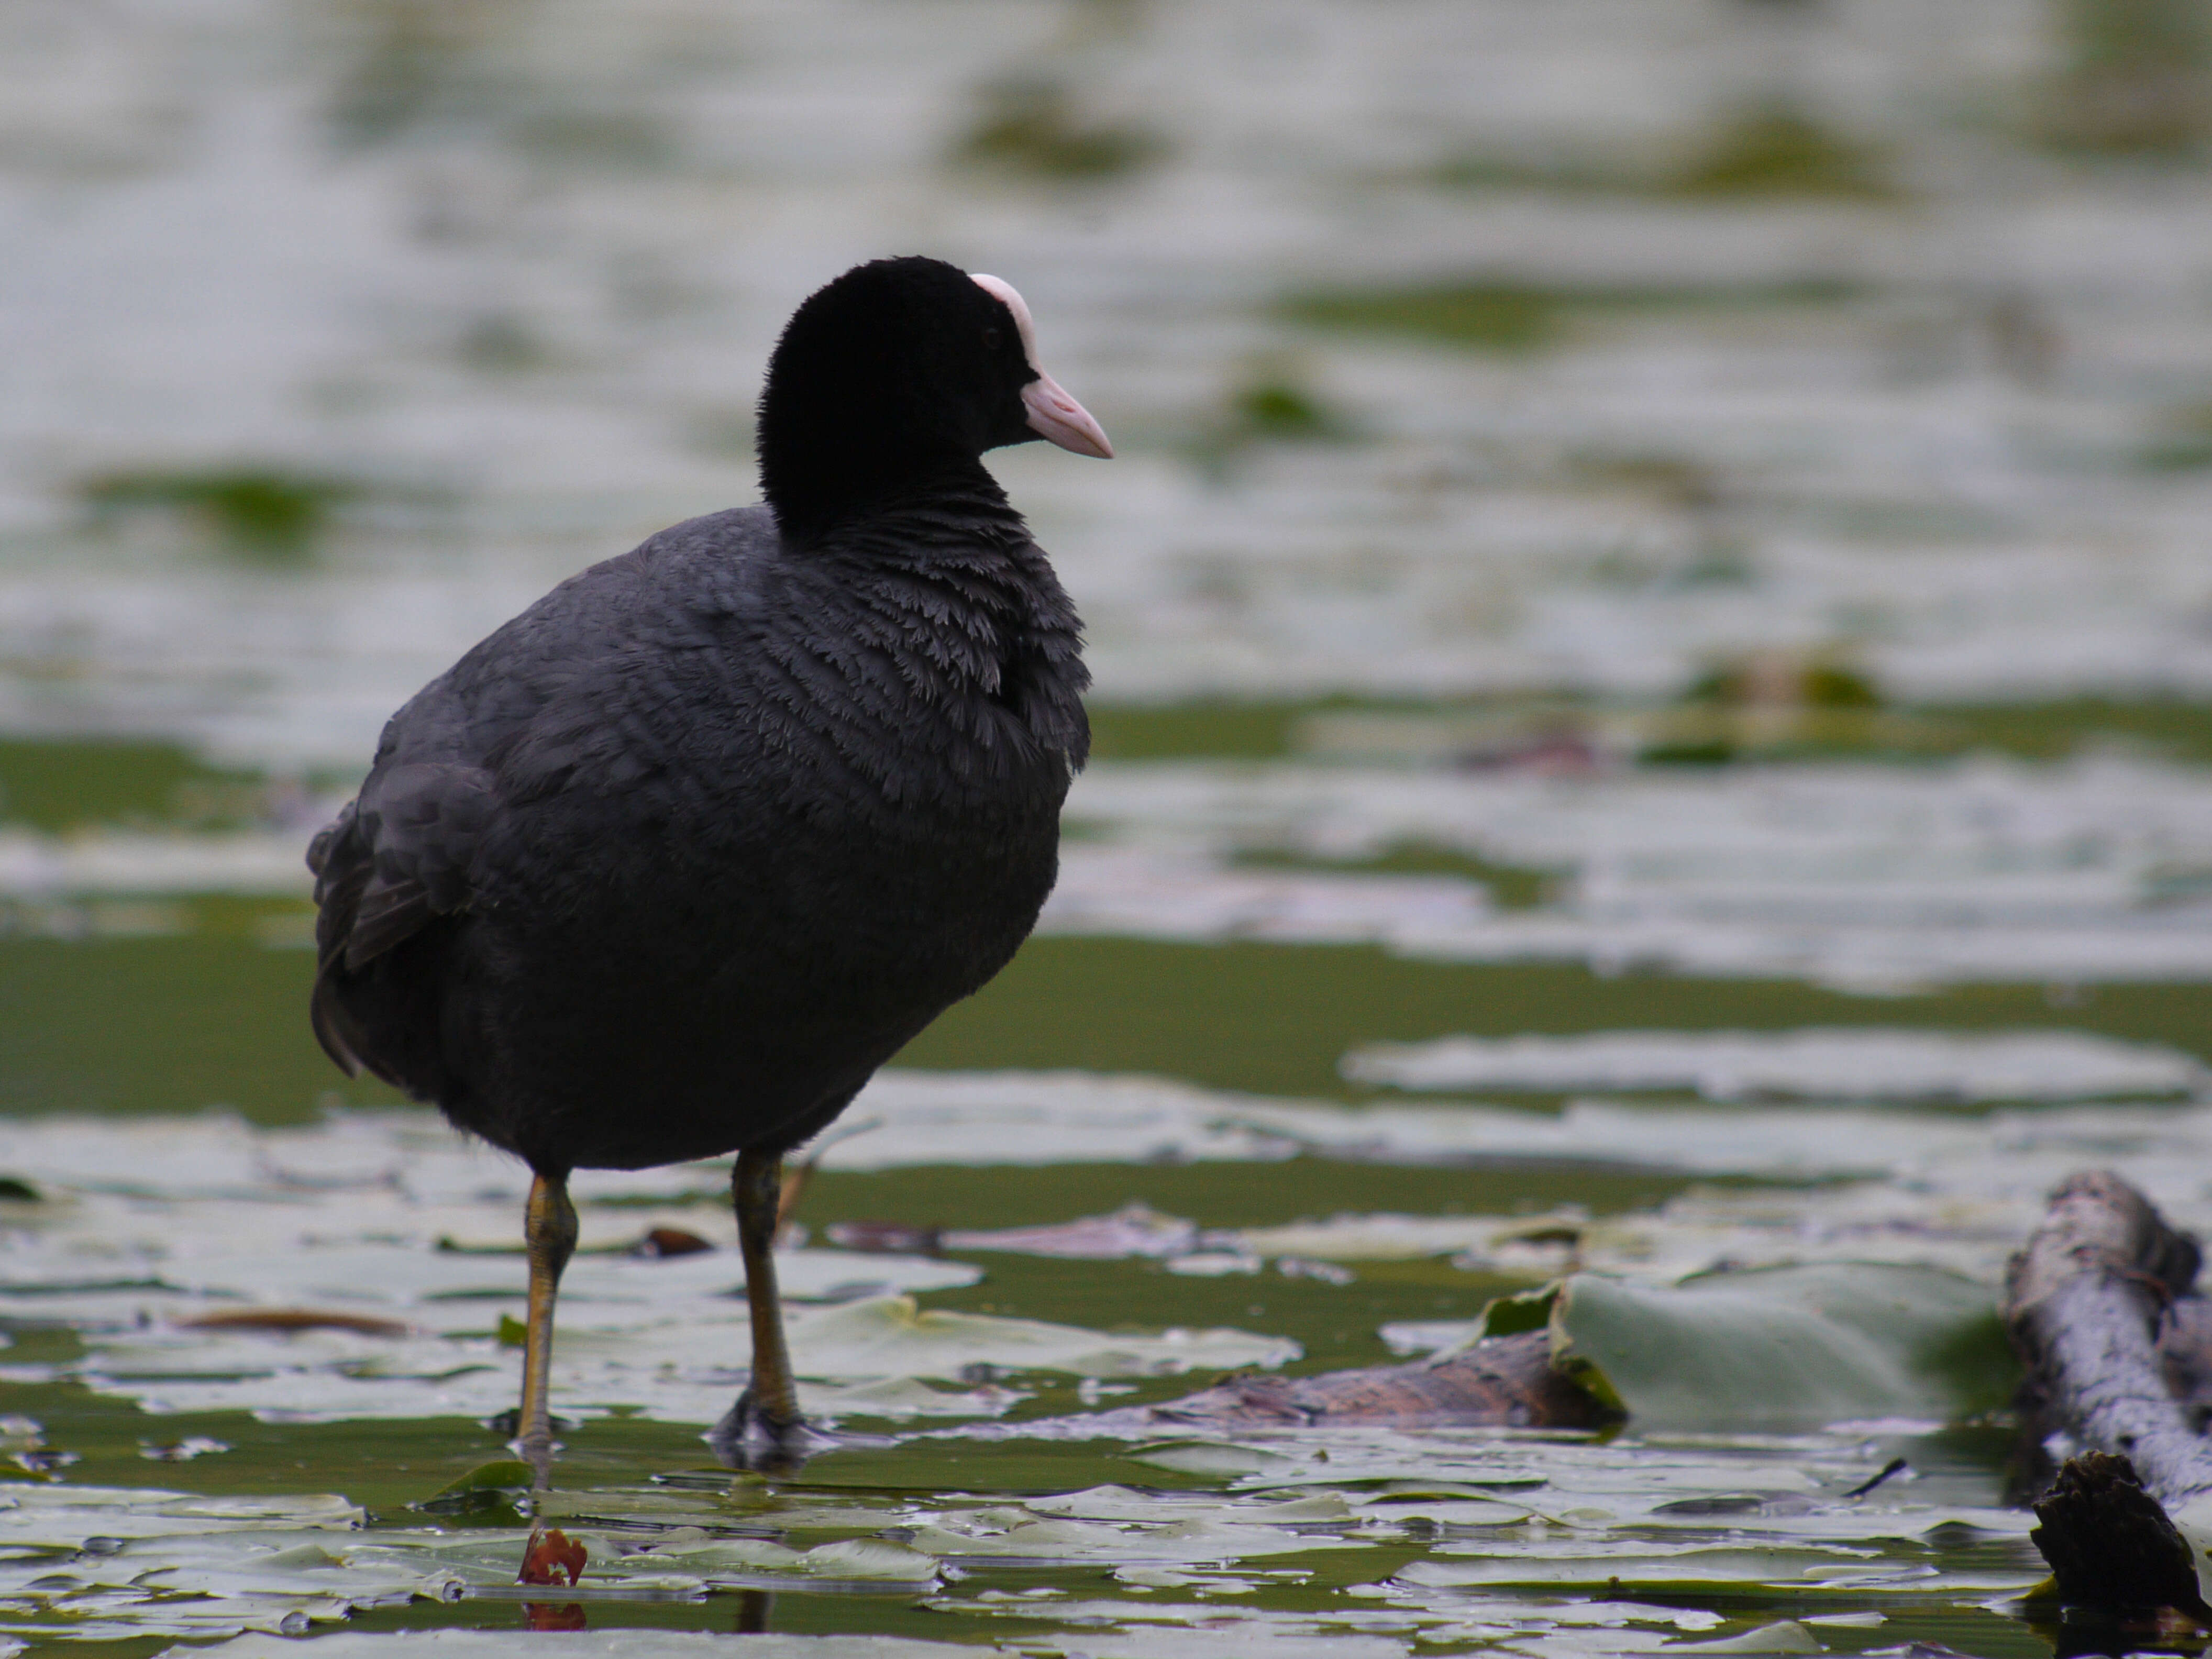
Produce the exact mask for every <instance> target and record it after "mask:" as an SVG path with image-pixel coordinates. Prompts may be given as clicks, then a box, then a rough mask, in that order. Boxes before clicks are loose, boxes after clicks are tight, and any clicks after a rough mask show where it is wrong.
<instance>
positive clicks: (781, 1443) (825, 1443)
mask: <svg viewBox="0 0 2212 1659" xmlns="http://www.w3.org/2000/svg"><path fill="white" fill-rule="evenodd" d="M707 1443H708V1445H709V1446H712V1447H713V1448H714V1455H715V1456H716V1457H718V1458H720V1460H721V1461H722V1462H723V1463H725V1464H726V1465H727V1466H728V1467H729V1468H733V1469H748V1470H750V1471H752V1472H753V1473H755V1474H790V1473H792V1472H793V1470H795V1469H797V1468H799V1465H801V1464H802V1463H804V1462H806V1460H807V1459H808V1458H810V1457H811V1456H812V1455H814V1454H815V1453H817V1452H818V1451H822V1450H824V1449H827V1448H828V1447H829V1446H831V1445H833V1444H835V1443H836V1442H835V1440H834V1438H833V1437H830V1436H829V1435H826V1434H823V1433H822V1432H820V1431H817V1430H815V1429H811V1428H809V1427H808V1426H807V1425H806V1420H805V1419H804V1418H800V1417H780V1416H774V1415H771V1414H770V1413H768V1412H767V1411H765V1410H763V1408H762V1407H760V1406H759V1405H758V1404H757V1403H756V1401H754V1399H753V1391H752V1390H751V1389H746V1390H745V1391H744V1393H743V1394H741V1395H738V1403H737V1404H736V1405H734V1406H732V1407H730V1409H729V1413H728V1414H727V1415H726V1416H725V1417H724V1418H723V1419H722V1420H721V1421H720V1422H719V1423H717V1424H716V1425H714V1428H713V1429H712V1430H711V1431H708V1435H707Z"/></svg>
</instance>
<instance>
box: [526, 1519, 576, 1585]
mask: <svg viewBox="0 0 2212 1659" xmlns="http://www.w3.org/2000/svg"><path fill="white" fill-rule="evenodd" d="M585 1560H586V1555H585V1553H584V1547H583V1546H582V1545H581V1544H579V1543H576V1542H574V1541H572V1540H571V1539H570V1538H569V1536H568V1534H566V1533H564V1532H562V1530H561V1529H560V1528H558V1527H549V1528H546V1529H545V1530H544V1532H537V1533H532V1534H531V1535H530V1545H529V1547H528V1548H527V1549H526V1550H524V1551H523V1553H522V1571H521V1572H520V1574H518V1575H517V1576H516V1577H515V1581H514V1582H515V1583H518V1584H558V1583H564V1582H565V1583H569V1584H574V1583H575V1582H576V1581H577V1579H579V1578H580V1577H583V1572H584V1562H585ZM563 1573H565V1574H567V1575H568V1576H567V1577H566V1579H565V1580H564V1579H563V1578H562V1577H561V1576H560V1575H562V1574H563Z"/></svg>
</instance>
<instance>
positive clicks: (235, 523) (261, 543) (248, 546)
mask: <svg viewBox="0 0 2212 1659" xmlns="http://www.w3.org/2000/svg"><path fill="white" fill-rule="evenodd" d="M363 493H364V491H363V489H362V485H361V484H359V483H356V482H354V481H352V480H350V479H346V478H337V477H324V476H322V475H319V474H313V473H295V472H290V471H283V470H282V469H280V468H276V467H263V466H240V467H210V468H207V469H204V470H191V469H178V470H175V471H169V470H164V469H158V468H148V469H145V470H143V471H125V472H111V473H107V474H105V475H103V476H101V477H95V478H89V479H87V480H86V481H85V483H83V484H82V486H81V487H80V489H79V495H80V496H81V497H82V500H83V501H84V504H85V505H86V506H87V507H89V508H90V509H91V510H92V513H93V517H94V521H95V522H103V521H111V520H115V519H118V518H119V517H121V516H123V515H125V514H126V513H148V512H154V513H171V514H174V515H176V516H179V517H180V518H183V519H185V520H189V521H191V522H194V523H196V524H197V525H198V526H200V527H201V528H203V529H204V531H206V532H209V533H210V535H211V536H212V537H213V538H214V539H215V540H216V542H217V543H218V544H220V545H221V546H222V547H223V548H224V549H226V550H228V551H230V552H231V553H233V554H235V555H236V556H240V557H241V558H246V559H250V560H252V561H254V562H258V563H264V564H278V565H289V564H301V563H304V562H306V561H307V559H308V558H309V556H311V555H312V554H313V551H314V549H315V544H316V543H317V542H318V541H319V539H320V538H322V537H323V535H324V534H325V532H327V531H328V530H329V529H330V527H331V520H332V518H333V517H334V516H335V514H336V513H337V511H338V509H339V508H341V507H345V506H347V505H349V504H350V503H351V502H353V501H356V500H357V499H358V498H359V497H360V496H361V495H362V494H363Z"/></svg>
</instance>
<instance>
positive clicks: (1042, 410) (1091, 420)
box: [1022, 374, 1114, 461]
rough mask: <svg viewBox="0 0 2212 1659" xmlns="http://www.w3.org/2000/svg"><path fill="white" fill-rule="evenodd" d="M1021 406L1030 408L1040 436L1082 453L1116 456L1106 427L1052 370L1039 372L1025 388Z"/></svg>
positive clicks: (1102, 457)
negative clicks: (1061, 386) (1077, 399)
mask: <svg viewBox="0 0 2212 1659" xmlns="http://www.w3.org/2000/svg"><path fill="white" fill-rule="evenodd" d="M1022 407H1023V408H1024V409H1026V410H1029V412H1030V431H1032V432H1034V433H1036V435H1037V436H1039V437H1040V438H1044V439H1047V440H1048V441H1051V442H1053V443H1056V444H1058V445H1059V446H1060V447H1061V448H1062V449H1072V450H1073V451H1074V452H1075V453H1077V454H1079V455H1096V456H1097V458H1098V459H1100V460H1102V461H1110V460H1112V459H1114V446H1113V445H1112V444H1110V443H1109V442H1108V441H1106V428H1104V427H1103V426H1101V425H1099V424H1098V422H1097V418H1096V417H1095V416H1093V415H1092V414H1091V411H1090V410H1087V409H1085V407H1084V406H1083V405H1082V404H1079V403H1078V402H1076V401H1075V399H1074V398H1071V397H1069V396H1068V395H1067V393H1066V392H1063V391H1061V390H1060V382H1059V381H1057V380H1054V379H1053V378H1052V376H1051V375H1049V374H1040V375H1038V376H1037V377H1036V379H1035V380H1031V381H1030V383H1029V384H1028V385H1027V386H1024V387H1023V388H1022Z"/></svg>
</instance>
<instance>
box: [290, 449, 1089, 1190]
mask: <svg viewBox="0 0 2212 1659" xmlns="http://www.w3.org/2000/svg"><path fill="white" fill-rule="evenodd" d="M1078 627H1079V624H1078V623H1077V619H1076V617H1075V614H1074V611H1073V607H1072V606H1071V605H1070V604H1069V602H1068V599H1067V598H1066V594H1065V593H1064V592H1063V591H1062V590H1061V587H1060V584H1059V582H1058V580H1056V579H1055V578H1054V574H1053V573H1052V570H1051V568H1050V567H1049V566H1048V564H1047V562H1046V561H1045V558H1044V556H1043V554H1042V552H1041V551H1040V550H1038V549H1037V548H1036V545H1035V544H1033V543H1032V542H1031V540H1030V536H1029V533H1028V531H1027V530H1026V528H1025V527H1024V525H1023V523H1022V520H1021V519H1020V517H1019V515H1018V513H1015V512H1014V510H1013V509H1012V507H1010V506H1009V505H1008V504H1007V503H1006V499H1005V497H1004V495H1002V494H1001V493H1000V491H999V489H998V488H997V486H996V485H995V484H994V483H993V482H992V481H991V479H990V477H989V475H988V474H987V473H986V472H985V471H983V470H982V469H981V466H980V465H974V464H973V463H970V464H969V465H968V466H966V467H963V468H960V469H957V470H956V471H954V472H953V473H952V474H951V475H950V476H945V475H943V474H942V473H940V474H939V476H936V477H932V478H931V479H930V480H929V481H928V482H927V487H925V488H920V489H915V490H914V491H912V492H910V493H908V495H905V496H903V497H896V496H895V497H894V498H893V499H891V500H890V501H884V502H882V503H880V504H878V505H877V506H875V507H873V508H872V510H871V511H870V512H869V513H866V515H865V516H864V517H862V518H860V519H859V520H856V521H854V523H852V524H849V525H847V526H843V527H842V528H836V529H832V530H830V531H829V532H826V533H824V534H822V535H819V536H817V537H814V538H811V539H810V540H808V541H806V542H804V543H794V542H793V541H791V540H787V538H785V537H784V536H783V535H782V534H781V532H780V531H779V528H778V525H777V521H776V519H775V515H774V513H773V512H772V511H771V509H769V507H765V506H762V507H747V508H742V509H739V510H736V511H732V512H727V513H714V514H711V515H709V516H708V517H705V518H702V519H694V520H690V521H689V522H688V523H684V524H680V525H678V526H674V527H673V528H671V529H669V530H665V531H663V532H660V533H659V535H656V536H654V537H653V538H650V539H648V540H647V542H645V543H644V544H642V545H641V546H640V547H639V548H637V549H636V550H635V551H633V552H630V553H628V554H625V555H623V556H621V557H619V558H616V559H611V560H609V561H607V562H605V563H604V564H600V565H597V566H594V567H593V568H591V569H589V570H586V571H585V572H584V573H583V574H580V575H578V576H576V577H574V579H572V580H569V581H568V582H565V583H563V584H562V586H559V587H558V588H556V589H555V590H554V591H553V592H550V593H549V594H548V595H547V596H546V597H545V598H544V599H542V600H540V601H539V602H538V604H536V605H533V606H532V607H531V608H530V609H529V610H528V611H525V612H524V613H523V614H522V615H521V616H520V617H516V618H515V619H514V620H513V622H511V623H507V625H506V626H505V627H503V628H501V629H500V630H499V631H498V632H496V633H495V634H493V635H491V636H490V637H489V638H488V639H486V640H485V641H483V643H482V644H480V645H478V646H477V647H476V648H475V649H474V650H472V651H471V652H470V653H468V654H467V655H466V656H465V657H463V658H462V659H460V661H459V662H458V663H456V664H455V665H453V668H452V669H451V670H449V671H447V673H446V674H444V675H443V676H441V678H438V679H437V680H435V681H433V682H432V683H431V684H429V685H428V686H427V687H425V688H424V689H423V690H422V692H421V693H420V694H419V695H418V696H416V697H415V699H414V700H413V701H412V702H410V703H408V704H407V706H406V707H405V708H402V709H401V710H400V711H399V712H398V714H396V715H394V716H393V717H392V721H391V723H390V725H389V726H387V727H386V731H385V734H384V739H383V742H382V744H381V745H380V748H379V750H378V751H377V755H376V759H375V763H374V767H373V769H372V770H371V771H370V773H369V775H368V780H367V781H366V782H365V783H364V784H363V785H362V790H361V793H360V795H359V797H358V799H357V800H356V802H355V803H354V804H353V805H349V807H347V808H346V810H345V811H344V812H343V814H342V815H341V816H340V817H339V818H338V820H337V822H336V823H333V824H332V825H331V827H330V828H329V829H326V830H325V831H324V832H323V835H322V836H320V837H319V838H318V841H317V843H316V847H315V850H314V854H313V857H312V860H311V862H312V863H313V866H314V869H315V872H316V876H317V889H316V892H317V898H318V902H319V903H320V905H321V907H322V915H321V921H320V925H319V933H318V938H319V944H320V946H321V954H322V961H323V968H322V974H321V977H320V979H319V981H318V985H317V992H316V1001H315V1012H316V1026H317V1030H318V1031H319V1034H320V1035H321V1036H322V1037H323V1040H324V1042H325V1046H326V1047H329V1048H331V1050H332V1053H333V1054H334V1055H336V1056H337V1057H338V1058H339V1059H340V1060H342V1061H343V1060H346V1059H347V1058H348V1057H351V1058H353V1059H355V1060H358V1061H359V1062H360V1063H361V1064H362V1065H365V1066H368V1068H369V1069H370V1070H372V1071H374V1072H375V1073H378V1074H379V1075H380V1076H382V1077H384V1078H386V1079H389V1080H390V1081H392V1083H394V1084H396V1085H398V1086H399V1087H401V1088H404V1089H405V1090H407V1091H409V1092H410V1094H413V1095H414V1096H416V1097H418V1098H422V1099H426V1100H431V1101H435V1102H436V1103H438V1104H439V1105H440V1106H441V1107H442V1108H443V1109H444V1110H445V1112H446V1114H447V1116H449V1117H450V1118H452V1119H453V1121H454V1122H456V1123H458V1124H459V1125H460V1126H462V1127H465V1128H467V1129H470V1130H472V1131H474V1132H476V1133H478V1134H480V1135H482V1136H483V1137H484V1138H485V1139H488V1140H489V1141H491V1142H493V1143H494V1144H495V1145H497V1146H503V1147H506V1148H507V1149H509V1150H510V1151H513V1152H517V1153H520V1155H521V1156H522V1157H523V1158H526V1159H528V1160H529V1161H530V1162H531V1164H532V1165H533V1166H534V1167H536V1168H538V1169H539V1170H541V1171H545V1172H548V1173H555V1174H562V1173H565V1172H566V1171H567V1170H568V1169H569V1168H571V1167H612V1168H635V1167H641V1166H645V1165H649V1164H664V1163H668V1162H671V1161H674V1160H677V1159H681V1158H702V1157H708V1156H712V1155H715V1154H720V1153H723V1152H732V1151H736V1150H747V1151H755V1152H759V1151H769V1152H774V1151H781V1150H782V1149H784V1148H787V1147H789V1146H793V1145H795V1144H796V1143H798V1142H799V1141H800V1140H802V1139H805V1138H806V1137H807V1136H809V1135H811V1133H814V1132H815V1131H817V1129H819V1128H820V1127H822V1126H823V1124H825V1123H827V1122H828V1121H829V1119H830V1118H832V1117H834V1116H835V1115H836V1113H837V1112H838V1111H840V1110H841V1109H842V1108H843V1107H844V1106H845V1104H846V1103H848V1101H849V1100H850V1099H851V1098H852V1097H853V1095H854V1093H855V1092H856V1091H858V1090H859V1089H860V1085H862V1084H863V1083H865V1082H866V1079H867V1078H868V1077H869V1075H870V1074H871V1073H872V1072H874V1070H875V1069H876V1068H877V1067H878V1066H880V1065H881V1064H882V1063H883V1062H884V1060H887V1059H888V1058H890V1055H891V1054H894V1053H895V1052H896V1050H897V1049H898V1048H900V1047H901V1046H902V1045H903V1044H904V1043H905V1042H907V1041H908V1039H909V1038H911V1037H912V1036H914V1035H915V1033H916V1032H918V1031H919V1030H921V1028H922V1027H923V1026H924V1025H926V1024H928V1023H929V1021H930V1020H931V1019H933V1018H935V1017H936V1015H937V1014H938V1013H939V1012H941V1011H942V1010H943V1009H944V1008H945V1007H946V1006H948V1005H950V1004H951V1003H952V1002H954V1001H957V1000H959V999H960V998H962V997H963V996H966V995H968V994H969V993H970V992H972V991H974V990H975V989H976V988H977V987H980V986H981V984H982V983H983V982H984V981H986V980H987V979H988V978H990V976H991V975H993V974H994V973H995V972H997V971H998V969H1000V967H1001V966H1003V965H1004V964H1005V963H1006V960H1007V959H1008V958H1009V957H1011V956H1012V954H1013V952H1014V951H1015V949H1016V947H1017V946H1018V945H1020V943H1021V941H1022V940H1023V939H1024V937H1026V936H1027V934H1028V933H1029V931H1030V927H1031V926H1032V925H1033V924H1034V922H1035V921H1036V915H1037V912H1038V909H1039V908H1040V906H1042V903H1043V902H1044V899H1045V897H1046V896H1047V894H1048V892H1049V891H1050V890H1051V888H1052V884H1053V880H1054V874H1055V872H1056V869H1057V848H1058V841H1059V817H1060V803H1061V801H1062V799H1063V798H1064V797H1065V795H1066V791H1067V787H1068V782H1069V779H1070V777H1071V775H1073V771H1074V770H1075V769H1077V768H1079V767H1080V766H1081V764H1082V763H1083V761H1084V758H1085V752H1086V750H1087V748H1088V744H1089V734H1088V728H1087V726H1086V725H1085V719H1084V714H1083V708H1082V704H1081V702H1080V695H1081V692H1082V691H1083V690H1084V688H1085V684H1086V683H1087V678H1088V677H1087V675H1086V673H1085V670H1084V667H1083V665H1082V662H1081V659H1080V654H1079V646H1080V641H1079V632H1078Z"/></svg>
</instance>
